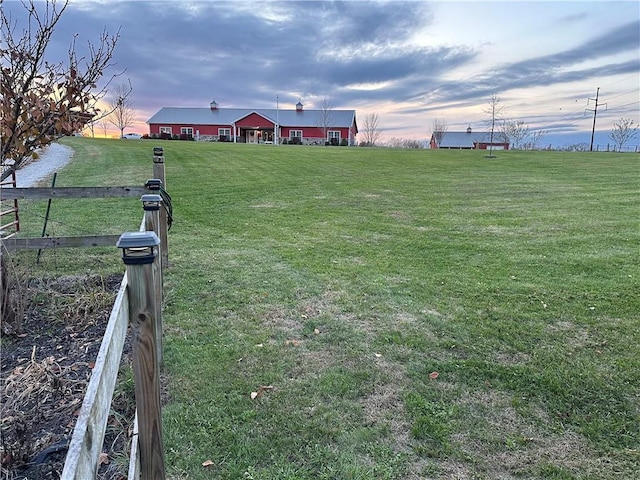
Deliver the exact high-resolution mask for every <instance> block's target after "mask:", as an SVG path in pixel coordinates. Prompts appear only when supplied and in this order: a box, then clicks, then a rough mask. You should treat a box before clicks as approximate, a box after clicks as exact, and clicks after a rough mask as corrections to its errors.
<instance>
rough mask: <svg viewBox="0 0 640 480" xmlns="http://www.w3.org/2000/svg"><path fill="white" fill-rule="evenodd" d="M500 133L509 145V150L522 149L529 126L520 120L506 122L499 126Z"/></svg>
mask: <svg viewBox="0 0 640 480" xmlns="http://www.w3.org/2000/svg"><path fill="white" fill-rule="evenodd" d="M500 131H501V133H502V134H503V135H504V136H505V139H506V141H508V142H510V143H511V148H514V149H516V150H517V149H519V148H522V146H523V144H524V141H525V139H526V138H527V137H528V136H529V125H527V124H525V123H524V122H523V121H522V120H506V121H504V122H503V123H502V125H501V126H500Z"/></svg>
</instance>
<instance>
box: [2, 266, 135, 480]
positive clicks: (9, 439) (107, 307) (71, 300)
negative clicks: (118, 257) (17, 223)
mask: <svg viewBox="0 0 640 480" xmlns="http://www.w3.org/2000/svg"><path fill="white" fill-rule="evenodd" d="M121 280H122V276H121V275H113V276H110V277H107V278H104V277H101V276H97V275H80V276H67V277H62V278H57V279H35V280H30V281H29V284H28V286H27V288H26V291H25V300H26V302H25V305H26V308H25V319H24V323H23V326H22V331H21V332H16V333H15V334H13V335H10V336H7V335H5V336H4V337H3V338H2V349H1V352H0V362H1V367H0V374H1V380H2V391H1V392H0V417H1V422H2V423H1V430H0V436H1V441H0V461H1V468H2V472H1V473H2V478H29V479H54V478H55V479H57V478H59V477H60V474H61V472H62V468H63V466H64V460H65V457H66V453H67V447H68V444H69V440H70V438H71V434H72V432H73V428H74V426H75V423H76V420H77V417H78V413H79V410H80V406H81V405H82V400H83V398H84V394H85V392H86V388H87V385H88V382H89V378H90V377H91V371H92V368H93V367H94V363H93V362H94V361H95V359H96V357H97V354H98V350H99V349H100V344H101V342H102V337H103V335H104V331H105V328H106V325H107V323H108V320H109V315H110V313H111V309H112V306H113V302H114V299H115V295H116V293H117V290H118V288H119V286H120V282H121ZM128 352H129V345H128V344H127V345H126V346H125V353H124V354H123V360H122V361H123V365H126V364H128V363H130V361H129V355H128ZM132 398H133V396H132V395H131V396H129V395H122V394H116V395H115V397H114V404H113V406H112V412H111V416H110V419H109V426H108V427H107V436H106V438H105V448H104V449H103V451H104V452H105V453H106V454H107V455H108V457H105V458H104V460H105V462H104V464H103V465H102V466H101V469H100V478H103V479H120V478H122V475H121V474H120V473H118V470H120V469H122V466H119V467H117V466H115V465H113V462H112V461H111V460H112V459H113V458H114V457H116V456H118V455H119V453H118V452H119V451H121V450H122V449H125V448H128V447H126V444H127V440H128V439H127V438H126V437H127V435H126V429H127V428H128V427H127V424H130V421H129V420H132V419H133V414H134V411H135V403H134V402H133V400H132ZM129 417H130V418H129ZM123 431H124V432H125V433H124V434H123ZM107 462H108V463H107ZM125 476H126V470H125Z"/></svg>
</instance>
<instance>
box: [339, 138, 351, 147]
mask: <svg viewBox="0 0 640 480" xmlns="http://www.w3.org/2000/svg"><path fill="white" fill-rule="evenodd" d="M340 146H341V147H347V146H349V140H347V139H346V138H343V139H342V141H341V142H340Z"/></svg>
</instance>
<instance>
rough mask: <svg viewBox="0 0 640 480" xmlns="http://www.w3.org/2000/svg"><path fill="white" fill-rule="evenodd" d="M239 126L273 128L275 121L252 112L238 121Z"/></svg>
mask: <svg viewBox="0 0 640 480" xmlns="http://www.w3.org/2000/svg"><path fill="white" fill-rule="evenodd" d="M236 126H237V127H243V128H273V127H274V125H273V122H272V121H270V120H267V119H266V118H264V117H263V116H261V115H258V114H257V113H252V114H250V115H247V116H246V117H244V118H242V119H240V120H239V121H238V122H236Z"/></svg>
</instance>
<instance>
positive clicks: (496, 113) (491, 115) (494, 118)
mask: <svg viewBox="0 0 640 480" xmlns="http://www.w3.org/2000/svg"><path fill="white" fill-rule="evenodd" d="M504 110H505V107H504V105H502V104H501V103H500V97H498V95H497V94H495V93H492V94H491V96H490V97H489V100H488V102H487V108H485V110H484V113H486V114H487V115H488V117H487V120H486V121H485V123H486V124H487V128H488V129H489V156H490V157H491V156H493V155H492V153H493V137H494V135H495V130H496V125H497V124H498V123H499V122H500V121H501V120H502V116H503V113H504Z"/></svg>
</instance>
